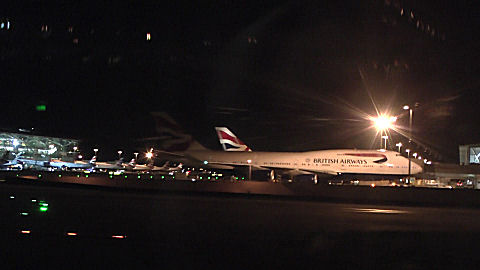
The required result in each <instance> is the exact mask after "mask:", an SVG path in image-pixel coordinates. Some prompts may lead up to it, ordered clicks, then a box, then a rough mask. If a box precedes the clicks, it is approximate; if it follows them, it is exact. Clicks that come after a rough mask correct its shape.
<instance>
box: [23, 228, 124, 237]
mask: <svg viewBox="0 0 480 270" xmlns="http://www.w3.org/2000/svg"><path fill="white" fill-rule="evenodd" d="M19 232H20V234H25V235H30V234H32V231H31V230H28V229H23V230H20V231H19ZM65 236H69V237H73V236H79V234H78V233H77V232H66V233H65ZM110 237H111V238H113V239H126V238H127V235H125V234H114V235H111V236H110Z"/></svg>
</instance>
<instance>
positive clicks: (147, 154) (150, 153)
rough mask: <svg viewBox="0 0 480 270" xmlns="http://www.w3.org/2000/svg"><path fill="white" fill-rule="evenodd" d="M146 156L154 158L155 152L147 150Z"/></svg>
mask: <svg viewBox="0 0 480 270" xmlns="http://www.w3.org/2000/svg"><path fill="white" fill-rule="evenodd" d="M145 157H147V158H148V159H150V158H152V157H153V153H152V152H147V153H146V154H145Z"/></svg>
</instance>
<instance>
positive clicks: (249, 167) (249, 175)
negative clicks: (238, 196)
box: [247, 159, 252, 181]
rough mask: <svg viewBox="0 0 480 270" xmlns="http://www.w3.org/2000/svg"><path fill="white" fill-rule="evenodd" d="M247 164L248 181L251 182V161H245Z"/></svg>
mask: <svg viewBox="0 0 480 270" xmlns="http://www.w3.org/2000/svg"><path fill="white" fill-rule="evenodd" d="M247 163H248V180H249V181H252V160H251V159H249V160H247Z"/></svg>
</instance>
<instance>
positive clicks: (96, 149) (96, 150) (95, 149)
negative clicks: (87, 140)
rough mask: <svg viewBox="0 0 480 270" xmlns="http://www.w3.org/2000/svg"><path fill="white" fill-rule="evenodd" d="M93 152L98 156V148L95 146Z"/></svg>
mask: <svg viewBox="0 0 480 270" xmlns="http://www.w3.org/2000/svg"><path fill="white" fill-rule="evenodd" d="M93 152H95V156H97V152H98V148H93Z"/></svg>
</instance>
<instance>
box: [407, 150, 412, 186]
mask: <svg viewBox="0 0 480 270" xmlns="http://www.w3.org/2000/svg"><path fill="white" fill-rule="evenodd" d="M405 152H407V155H408V180H409V181H410V173H411V172H410V170H411V168H412V166H411V162H412V161H411V160H410V149H405Z"/></svg>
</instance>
